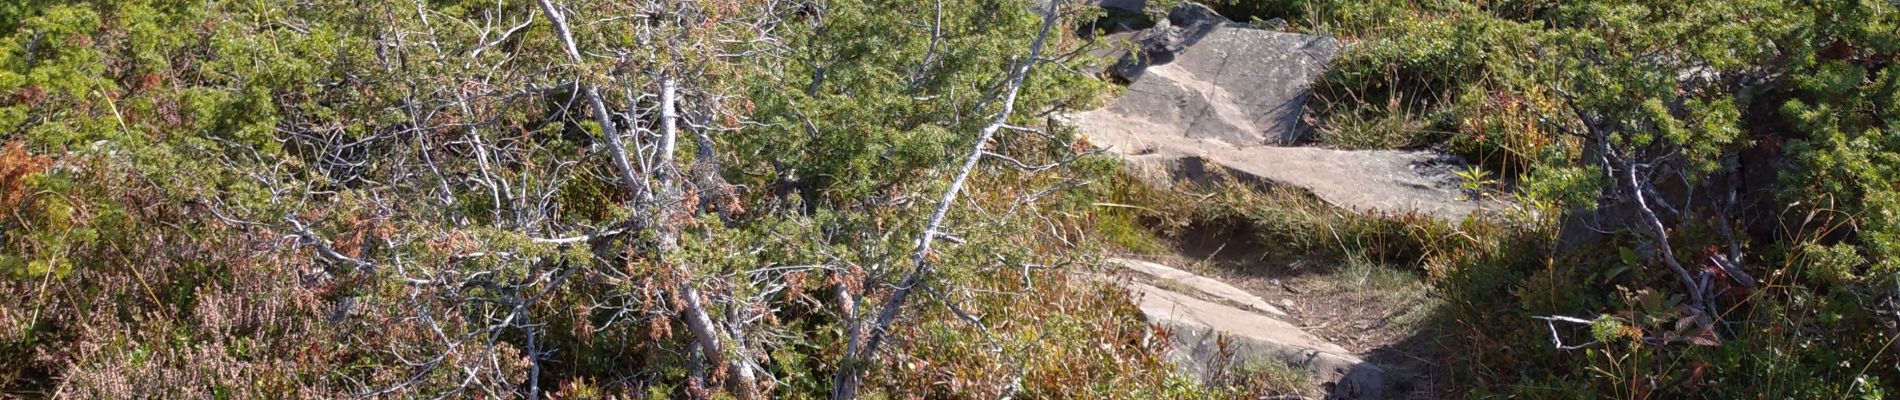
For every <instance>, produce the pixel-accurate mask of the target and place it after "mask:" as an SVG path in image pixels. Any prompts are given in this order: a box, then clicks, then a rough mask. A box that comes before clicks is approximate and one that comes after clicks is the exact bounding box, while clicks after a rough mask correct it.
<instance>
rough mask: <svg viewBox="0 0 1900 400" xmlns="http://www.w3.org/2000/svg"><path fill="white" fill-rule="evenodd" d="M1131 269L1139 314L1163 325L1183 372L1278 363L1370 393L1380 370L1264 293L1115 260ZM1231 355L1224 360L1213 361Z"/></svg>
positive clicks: (1374, 393)
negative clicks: (1291, 318) (1293, 319)
mask: <svg viewBox="0 0 1900 400" xmlns="http://www.w3.org/2000/svg"><path fill="white" fill-rule="evenodd" d="M1112 262H1114V263H1115V264H1118V265H1121V266H1123V267H1124V268H1126V269H1127V270H1128V271H1131V272H1134V275H1135V277H1134V278H1133V279H1131V280H1122V281H1118V282H1122V284H1123V285H1124V287H1126V288H1127V289H1128V290H1129V292H1131V293H1133V294H1134V295H1135V296H1136V298H1137V299H1138V300H1137V302H1138V303H1139V306H1140V308H1141V312H1142V314H1143V316H1144V317H1146V318H1147V319H1148V321H1149V322H1150V323H1153V324H1155V325H1156V326H1159V327H1162V328H1164V329H1167V330H1168V331H1169V333H1170V334H1171V339H1172V343H1173V345H1174V348H1173V350H1172V351H1171V353H1170V357H1171V358H1173V359H1174V361H1175V363H1176V364H1177V365H1180V366H1181V368H1182V369H1184V370H1186V371H1187V372H1188V373H1190V374H1193V375H1195V376H1199V377H1206V376H1209V375H1212V373H1213V372H1215V371H1210V370H1209V369H1210V368H1219V367H1220V365H1247V364H1250V363H1258V362H1274V363H1281V364H1285V365H1288V366H1292V367H1294V368H1298V369H1303V370H1305V371H1307V372H1309V373H1311V374H1312V375H1313V376H1314V377H1315V378H1316V379H1318V380H1320V381H1322V382H1325V384H1326V385H1327V386H1328V387H1329V388H1330V389H1329V390H1328V392H1330V395H1331V397H1333V398H1344V399H1360V398H1377V397H1378V396H1379V394H1380V393H1381V392H1382V390H1383V389H1384V371H1383V370H1381V369H1380V368H1379V367H1377V366H1374V365H1372V364H1368V363H1366V362H1365V361H1364V360H1361V359H1360V358H1359V357H1357V356H1354V355H1352V353H1351V352H1349V351H1347V350H1346V349H1345V348H1342V347H1340V346H1339V345H1337V344H1333V343H1330V342H1327V341H1325V340H1323V339H1320V338H1318V337H1315V336H1313V335H1311V334H1308V333H1307V332H1306V331H1305V330H1303V329H1300V327H1298V326H1295V325H1293V324H1291V323H1288V322H1286V321H1285V320H1284V318H1286V313H1285V312H1283V311H1281V310H1280V309H1279V308H1276V307H1274V306H1272V305H1270V304H1268V303H1267V302H1266V301H1265V300H1263V299H1261V298H1259V297H1258V296H1254V295H1252V294H1250V293H1247V292H1246V291H1245V290H1241V289H1240V288H1236V287H1233V286H1230V285H1227V284H1225V283H1221V282H1220V281H1217V280H1214V279H1209V278H1206V277H1202V276H1199V275H1195V274H1193V273H1190V272H1187V271H1182V270H1179V269H1175V268H1171V267H1168V266H1165V265H1161V264H1155V263H1151V262H1147V261H1141V260H1129V259H1116V260H1112ZM1229 355H1230V356H1231V357H1232V359H1231V360H1227V361H1228V362H1226V363H1215V362H1213V361H1215V360H1220V359H1222V358H1224V357H1228V356H1229Z"/></svg>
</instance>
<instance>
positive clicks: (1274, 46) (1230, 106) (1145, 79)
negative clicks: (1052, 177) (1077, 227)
mask: <svg viewBox="0 0 1900 400" xmlns="http://www.w3.org/2000/svg"><path fill="white" fill-rule="evenodd" d="M1132 40H1134V41H1135V42H1137V43H1139V44H1140V45H1141V49H1140V50H1138V51H1135V52H1131V54H1130V55H1129V56H1127V57H1124V59H1123V62H1122V63H1120V64H1118V65H1117V67H1116V70H1115V71H1117V72H1116V74H1118V75H1120V76H1122V77H1125V78H1128V79H1130V80H1131V83H1130V84H1129V86H1128V89H1127V91H1126V92H1125V93H1123V94H1122V95H1121V96H1120V97H1118V98H1116V99H1115V100H1114V101H1113V102H1112V103H1110V104H1109V105H1108V106H1107V107H1104V108H1102V109H1099V110H1094V111H1088V112H1084V113H1080V114H1076V115H1072V116H1069V117H1070V118H1072V119H1073V121H1071V122H1072V123H1074V124H1075V125H1076V126H1077V127H1078V128H1079V129H1080V131H1081V132H1082V133H1083V134H1085V135H1087V136H1088V138H1089V139H1090V140H1091V141H1093V142H1094V143H1095V144H1096V145H1098V146H1103V147H1108V148H1110V149H1111V150H1113V151H1114V152H1118V153H1121V154H1122V155H1124V156H1125V157H1126V158H1127V159H1129V160H1130V161H1131V164H1134V165H1135V166H1136V167H1137V168H1138V171H1137V172H1138V174H1137V176H1141V177H1144V178H1148V179H1150V180H1151V181H1153V182H1154V183H1158V184H1161V185H1162V186H1170V185H1169V184H1171V183H1173V182H1175V181H1179V180H1189V181H1195V182H1206V181H1208V180H1209V178H1210V174H1209V171H1211V170H1213V169H1216V168H1217V167H1218V168H1219V169H1223V170H1225V171H1227V172H1230V173H1231V175H1233V176H1235V177H1238V178H1241V179H1242V180H1244V181H1248V182H1250V183H1254V184H1258V185H1262V186H1272V185H1288V186H1293V187H1297V188H1301V189H1305V190H1308V191H1311V192H1313V194H1315V195H1317V196H1318V197H1319V198H1321V199H1324V200H1326V201H1327V202H1328V203H1330V204H1333V205H1335V206H1339V207H1342V208H1348V209H1354V210H1359V211H1374V212H1382V213H1392V214H1403V213H1413V212H1417V213H1421V214H1423V215H1426V216H1431V217H1437V218H1441V219H1446V220H1457V219H1462V218H1464V217H1465V216H1467V215H1470V214H1472V213H1474V212H1477V211H1478V210H1480V209H1481V208H1482V206H1483V204H1481V203H1480V202H1476V201H1469V200H1468V199H1467V198H1468V197H1470V196H1468V195H1467V194H1466V193H1465V192H1464V190H1463V189H1462V188H1461V187H1459V181H1458V179H1457V178H1456V175H1455V174H1454V172H1455V171H1458V170H1461V169H1463V165H1464V163H1463V161H1462V160H1459V159H1457V158H1456V157H1450V156H1446V155H1444V154H1441V153H1436V152H1431V151H1398V150H1380V151H1342V150H1333V149H1324V148H1311V147H1288V146H1296V145H1299V144H1300V143H1302V142H1305V141H1307V139H1308V136H1310V135H1309V132H1310V131H1311V129H1310V128H1308V127H1306V126H1304V125H1303V124H1302V122H1301V121H1302V119H1301V117H1302V112H1303V108H1304V106H1305V103H1306V101H1307V99H1308V97H1310V96H1311V90H1310V87H1311V85H1312V82H1313V81H1314V80H1315V79H1318V78H1319V77H1320V76H1321V75H1323V74H1324V73H1325V71H1326V65H1327V63H1328V62H1330V61H1331V60H1332V59H1333V57H1334V56H1335V55H1337V54H1338V53H1339V51H1340V49H1341V44H1340V43H1339V42H1338V41H1337V40H1334V39H1332V38H1328V37H1322V36H1312V35H1302V34H1294V33H1284V32H1276V31H1268V30H1261V29H1254V28H1252V27H1250V26H1248V25H1245V24H1236V23H1233V22H1231V21H1227V20H1226V19H1224V18H1221V17H1220V16H1219V15H1217V14H1213V11H1212V10H1209V9H1207V8H1206V7H1205V6H1200V5H1197V4H1193V3H1187V4H1184V5H1183V6H1182V7H1177V8H1176V9H1175V10H1174V11H1173V12H1171V13H1170V15H1169V18H1168V21H1166V22H1165V23H1163V24H1161V25H1157V26H1156V27H1155V28H1153V29H1149V30H1147V31H1143V32H1140V33H1137V34H1135V35H1134V39H1132Z"/></svg>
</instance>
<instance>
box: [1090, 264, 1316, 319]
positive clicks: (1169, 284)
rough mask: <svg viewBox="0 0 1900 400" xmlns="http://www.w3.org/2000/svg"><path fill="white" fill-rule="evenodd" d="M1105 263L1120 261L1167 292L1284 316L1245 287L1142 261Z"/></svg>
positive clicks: (1125, 266)
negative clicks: (1192, 295)
mask: <svg viewBox="0 0 1900 400" xmlns="http://www.w3.org/2000/svg"><path fill="white" fill-rule="evenodd" d="M1109 262H1112V263H1115V264H1120V265H1121V266H1122V267H1124V268H1127V269H1128V270H1129V271H1134V272H1136V273H1140V274H1142V275H1145V277H1146V278H1147V279H1145V280H1147V281H1148V282H1150V283H1152V284H1154V285H1159V286H1161V287H1165V288H1167V289H1168V290H1170V291H1176V292H1188V293H1192V294H1195V295H1198V296H1201V297H1203V298H1206V299H1208V300H1211V301H1215V302H1220V303H1226V304H1227V305H1229V306H1233V307H1238V308H1243V309H1247V310H1252V311H1254V312H1260V313H1266V314H1268V315H1274V316H1281V317H1284V316H1286V315H1287V314H1286V311H1282V310H1280V308H1279V307H1274V306H1273V304H1269V303H1267V301H1266V300H1265V299H1261V298H1260V296H1255V295H1254V294H1253V293H1249V292H1247V291H1246V290H1243V289H1241V288H1238V287H1234V285H1229V284H1227V283H1226V282H1221V281H1219V280H1215V279H1213V278H1208V277H1205V276H1200V275H1196V274H1194V273H1192V272H1187V271H1182V270H1180V269H1176V268H1174V267H1170V266H1166V265H1161V264H1156V263H1152V262H1147V261H1142V260H1133V259H1126V258H1117V259H1112V260H1109Z"/></svg>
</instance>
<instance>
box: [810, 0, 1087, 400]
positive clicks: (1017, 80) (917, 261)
mask: <svg viewBox="0 0 1900 400" xmlns="http://www.w3.org/2000/svg"><path fill="white" fill-rule="evenodd" d="M1062 3H1063V2H1062V1H1059V0H1050V1H1049V8H1048V9H1047V10H1044V13H1043V16H1042V18H1043V19H1042V29H1041V30H1040V31H1039V32H1037V34H1036V40H1035V41H1034V42H1032V43H1031V44H1030V45H1029V56H1028V57H1026V58H1023V59H1022V61H1020V64H1019V65H1017V66H1016V69H1015V71H1011V74H1010V77H1009V81H1008V83H1007V85H1008V87H1007V89H1006V90H1005V93H1004V95H1003V109H1002V110H1001V111H998V112H997V113H996V116H995V118H994V119H992V120H991V121H990V124H989V126H986V127H984V128H983V130H982V132H981V133H979V134H978V135H977V138H976V142H975V143H972V144H971V145H970V151H969V153H968V155H966V156H965V157H964V159H963V166H962V168H959V169H958V170H957V174H956V177H954V178H952V179H951V180H950V187H949V188H946V189H944V192H943V197H942V198H941V199H939V200H938V201H937V207H936V210H935V211H933V212H931V214H930V220H929V222H927V223H925V224H924V231H923V233H921V234H919V235H918V237H917V249H916V251H913V252H912V253H911V263H912V264H913V265H915V267H913V268H912V269H911V272H910V274H909V275H907V276H905V277H904V280H903V281H902V282H900V283H899V284H898V285H897V288H896V290H893V291H892V292H891V294H890V295H889V297H887V298H885V299H884V302H883V308H882V309H881V310H879V312H878V315H877V320H876V321H875V322H874V323H873V324H872V325H871V331H870V333H869V337H868V338H866V339H864V340H862V344H861V345H860V340H859V339H858V337H859V335H858V332H859V331H858V330H857V329H855V327H853V328H850V329H846V331H847V332H850V333H852V336H851V337H850V338H849V341H848V342H847V345H846V350H845V353H846V357H849V358H850V359H851V360H852V361H853V362H848V363H845V364H843V366H842V367H840V369H839V371H838V376H837V377H836V378H835V379H834V380H833V382H832V392H831V398H832V399H833V400H851V399H855V398H857V395H858V388H859V386H861V385H862V384H863V373H864V371H863V370H864V367H863V366H862V365H863V363H865V362H868V361H869V360H871V358H872V356H874V355H876V354H877V349H878V346H880V345H882V344H883V342H884V339H885V337H886V336H887V335H888V334H889V331H890V327H891V323H892V322H893V321H895V320H896V319H897V315H898V314H899V313H900V312H902V311H903V308H904V302H905V301H906V300H907V299H908V298H909V297H910V294H911V292H912V290H914V289H916V288H917V287H918V285H920V284H922V283H923V281H924V279H927V278H928V277H929V276H930V274H931V272H932V271H933V270H934V269H935V268H934V265H932V264H931V263H930V260H929V259H930V253H931V244H933V243H935V242H936V239H937V237H938V236H939V235H938V232H937V230H938V229H941V228H942V227H943V222H944V218H945V217H946V216H948V215H949V214H950V207H951V206H952V205H954V204H955V203H956V200H957V196H958V195H959V194H961V193H962V191H963V184H964V182H965V181H967V180H968V179H969V177H970V173H971V172H973V171H975V170H976V165H977V162H978V161H982V159H983V155H984V154H985V153H987V151H986V150H985V149H984V148H985V147H987V146H989V144H990V140H991V139H992V138H994V137H995V136H996V132H997V131H1000V130H1002V129H1003V127H1005V126H1007V125H1008V123H1009V117H1010V114H1011V113H1013V112H1014V111H1015V108H1016V94H1017V93H1018V92H1019V91H1020V90H1021V89H1022V86H1023V81H1024V80H1025V79H1027V78H1028V77H1029V70H1030V67H1033V66H1035V64H1036V60H1037V59H1039V58H1040V57H1041V56H1042V46H1043V44H1044V43H1045V42H1047V40H1048V38H1049V31H1050V30H1051V29H1053V28H1054V27H1055V23H1056V10H1057V8H1058V7H1060V6H1061V5H1062ZM851 324H856V322H851Z"/></svg>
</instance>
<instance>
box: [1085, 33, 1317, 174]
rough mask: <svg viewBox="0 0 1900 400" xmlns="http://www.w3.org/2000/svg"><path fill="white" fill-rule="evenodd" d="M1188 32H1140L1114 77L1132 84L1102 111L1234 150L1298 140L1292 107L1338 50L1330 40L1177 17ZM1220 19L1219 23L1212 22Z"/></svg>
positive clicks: (1300, 131) (1302, 100) (1297, 111)
mask: <svg viewBox="0 0 1900 400" xmlns="http://www.w3.org/2000/svg"><path fill="white" fill-rule="evenodd" d="M1175 15H1178V16H1179V17H1178V18H1177V17H1175V16H1170V17H1169V19H1170V24H1173V23H1174V22H1173V21H1174V20H1177V19H1179V20H1180V21H1181V22H1186V23H1192V24H1195V25H1193V28H1191V29H1182V28H1179V26H1178V25H1170V26H1166V27H1163V26H1157V27H1156V28H1154V29H1150V30H1149V31H1147V32H1144V33H1142V34H1140V35H1137V39H1136V43H1138V44H1139V45H1140V50H1139V51H1137V52H1131V53H1130V54H1129V55H1128V56H1127V57H1124V58H1123V60H1122V62H1120V63H1118V64H1117V65H1116V67H1115V68H1114V70H1113V71H1114V73H1115V74H1116V75H1117V76H1121V77H1122V78H1124V79H1127V80H1129V81H1130V82H1132V83H1131V84H1130V85H1129V86H1128V92H1127V93H1126V94H1125V95H1123V96H1122V97H1120V98H1118V99H1117V100H1116V101H1115V102H1114V103H1112V104H1110V105H1109V106H1108V108H1107V109H1105V110H1104V111H1106V112H1108V113H1114V114H1124V115H1140V116H1142V117H1143V118H1145V119H1147V120H1148V122H1150V124H1151V125H1153V126H1152V127H1153V128H1160V129H1163V130H1162V131H1156V132H1147V133H1148V134H1151V135H1170V136H1183V137H1190V138H1205V139H1214V140H1219V141H1221V142H1224V143H1227V144H1229V145H1234V146H1253V145H1269V144H1271V145H1291V144H1297V143H1299V142H1301V141H1303V140H1304V139H1305V135H1304V133H1305V131H1306V130H1304V129H1301V128H1300V108H1301V106H1303V105H1304V104H1305V102H1306V98H1307V97H1308V96H1309V93H1310V91H1309V90H1308V86H1309V85H1310V84H1311V82H1312V81H1313V79H1315V78H1317V77H1319V76H1320V74H1323V73H1324V72H1325V67H1326V63H1327V62H1329V61H1331V60H1332V59H1333V56H1334V55H1336V54H1338V52H1339V42H1338V41H1336V40H1333V39H1332V38H1327V37H1322V36H1310V35H1301V34H1294V33H1283V32H1274V31H1267V30H1261V29H1253V28H1248V27H1245V26H1244V25H1236V24H1233V23H1230V22H1212V21H1210V20H1209V18H1220V17H1219V16H1218V15H1215V16H1211V17H1209V16H1196V15H1198V14H1197V13H1186V12H1177V13H1175ZM1220 21H1225V20H1220Z"/></svg>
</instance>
